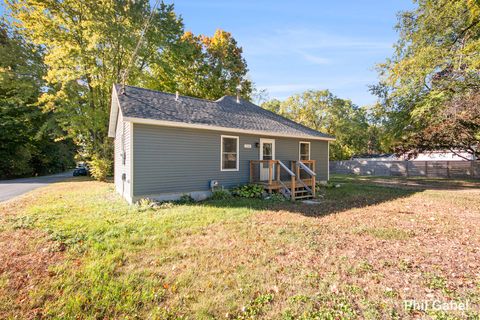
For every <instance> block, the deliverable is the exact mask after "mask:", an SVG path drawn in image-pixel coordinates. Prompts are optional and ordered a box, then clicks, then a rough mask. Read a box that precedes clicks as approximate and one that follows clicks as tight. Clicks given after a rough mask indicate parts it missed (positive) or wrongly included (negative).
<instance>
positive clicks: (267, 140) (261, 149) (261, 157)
mask: <svg viewBox="0 0 480 320" xmlns="http://www.w3.org/2000/svg"><path fill="white" fill-rule="evenodd" d="M265 142H266V143H271V144H272V160H275V139H265V138H260V155H259V158H260V160H263V144H264V143H265Z"/></svg>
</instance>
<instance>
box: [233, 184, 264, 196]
mask: <svg viewBox="0 0 480 320" xmlns="http://www.w3.org/2000/svg"><path fill="white" fill-rule="evenodd" d="M233 194H234V195H236V196H238V197H243V198H261V197H262V194H263V187H262V186H261V185H258V184H246V185H244V186H239V187H236V188H234V189H233Z"/></svg>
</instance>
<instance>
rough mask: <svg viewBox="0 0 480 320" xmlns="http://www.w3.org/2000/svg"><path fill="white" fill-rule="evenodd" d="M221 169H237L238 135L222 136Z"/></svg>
mask: <svg viewBox="0 0 480 320" xmlns="http://www.w3.org/2000/svg"><path fill="white" fill-rule="evenodd" d="M221 157H222V158H221V162H222V166H221V170H222V171H238V137H233V136H222V146H221Z"/></svg>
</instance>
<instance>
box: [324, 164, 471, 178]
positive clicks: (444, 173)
mask: <svg viewBox="0 0 480 320" xmlns="http://www.w3.org/2000/svg"><path fill="white" fill-rule="evenodd" d="M330 173H339V174H358V175H371V176H404V177H435V178H470V179H480V161H376V160H346V161H330Z"/></svg>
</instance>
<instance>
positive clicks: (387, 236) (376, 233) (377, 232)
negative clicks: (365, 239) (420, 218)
mask: <svg viewBox="0 0 480 320" xmlns="http://www.w3.org/2000/svg"><path fill="white" fill-rule="evenodd" d="M355 232H356V233H357V234H361V235H364V234H368V235H370V236H372V237H375V238H378V239H382V240H407V239H409V238H411V237H413V236H415V234H414V232H413V231H405V230H402V229H397V228H368V227H367V228H361V229H359V230H356V231H355Z"/></svg>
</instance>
